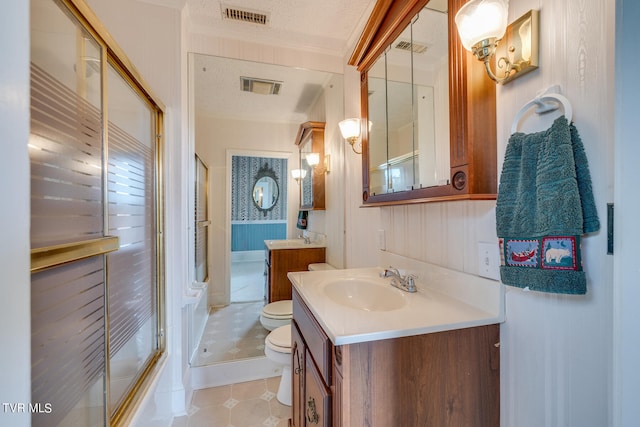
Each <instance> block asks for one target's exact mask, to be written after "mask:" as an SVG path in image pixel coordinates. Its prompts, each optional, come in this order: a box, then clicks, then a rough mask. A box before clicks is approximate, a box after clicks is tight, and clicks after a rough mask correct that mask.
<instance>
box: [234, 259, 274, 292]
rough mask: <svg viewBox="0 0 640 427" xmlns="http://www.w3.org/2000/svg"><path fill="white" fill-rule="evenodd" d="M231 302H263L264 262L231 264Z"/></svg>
mask: <svg viewBox="0 0 640 427" xmlns="http://www.w3.org/2000/svg"><path fill="white" fill-rule="evenodd" d="M230 273H231V302H248V301H258V300H264V280H265V276H264V260H263V259H261V260H259V261H238V262H232V263H231V270H230Z"/></svg>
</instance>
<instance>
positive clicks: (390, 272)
mask: <svg viewBox="0 0 640 427" xmlns="http://www.w3.org/2000/svg"><path fill="white" fill-rule="evenodd" d="M380 277H391V286H395V287H396V288H398V289H402V290H403V291H405V292H417V291H418V288H416V283H415V278H416V276H414V275H413V274H407V275H406V276H403V275H402V274H400V272H399V271H398V269H397V268H394V267H389V268H387V269H385V270H384V271H383V272H382V273H380Z"/></svg>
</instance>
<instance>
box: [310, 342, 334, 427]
mask: <svg viewBox="0 0 640 427" xmlns="http://www.w3.org/2000/svg"><path fill="white" fill-rule="evenodd" d="M305 356H306V357H305V372H304V381H305V384H304V391H305V393H304V414H303V416H304V418H305V425H306V426H324V427H330V426H331V394H330V391H329V389H328V388H327V386H326V385H325V384H324V381H322V377H321V376H320V373H319V372H318V369H317V368H316V365H315V363H314V362H313V359H312V358H311V353H309V352H306V354H305Z"/></svg>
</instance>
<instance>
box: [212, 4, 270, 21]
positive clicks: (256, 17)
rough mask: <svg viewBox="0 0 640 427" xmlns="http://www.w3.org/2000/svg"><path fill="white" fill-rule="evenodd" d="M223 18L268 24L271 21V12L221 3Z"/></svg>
mask: <svg viewBox="0 0 640 427" xmlns="http://www.w3.org/2000/svg"><path fill="white" fill-rule="evenodd" d="M220 8H221V9H222V19H228V20H231V21H240V22H249V23H251V24H258V25H267V24H268V23H269V14H267V13H265V12H260V11H257V10H249V9H238V8H237V7H232V6H228V5H224V4H221V5H220Z"/></svg>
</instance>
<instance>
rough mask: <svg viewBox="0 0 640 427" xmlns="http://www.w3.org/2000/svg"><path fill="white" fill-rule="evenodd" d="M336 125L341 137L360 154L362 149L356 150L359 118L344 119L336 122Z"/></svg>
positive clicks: (358, 135)
mask: <svg viewBox="0 0 640 427" xmlns="http://www.w3.org/2000/svg"><path fill="white" fill-rule="evenodd" d="M338 126H339V127H340V133H341V134H342V137H343V138H344V139H346V140H347V142H348V143H349V145H351V149H352V150H353V151H354V152H355V153H357V154H362V149H361V150H360V151H358V150H356V142H358V139H359V138H360V119H358V118H355V119H344V120H343V121H341V122H340V123H338Z"/></svg>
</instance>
